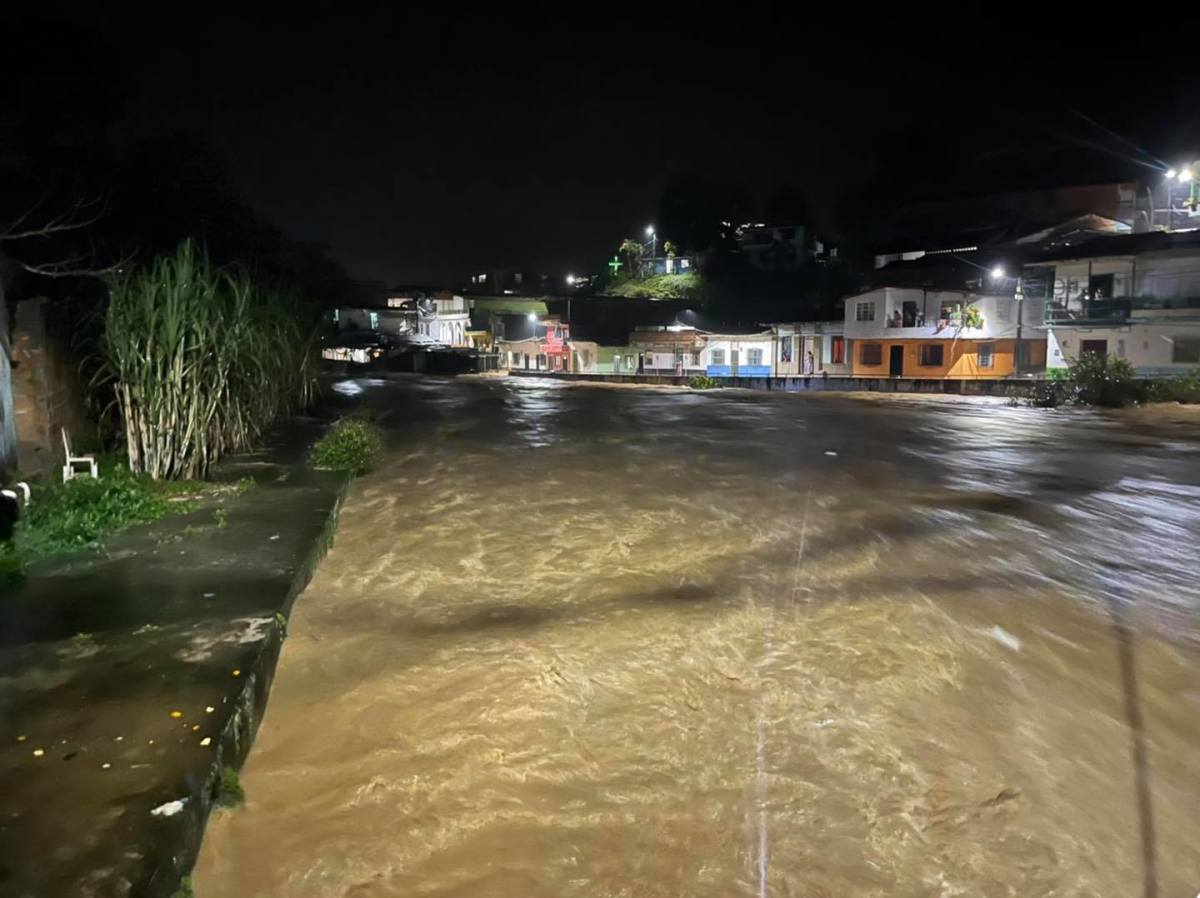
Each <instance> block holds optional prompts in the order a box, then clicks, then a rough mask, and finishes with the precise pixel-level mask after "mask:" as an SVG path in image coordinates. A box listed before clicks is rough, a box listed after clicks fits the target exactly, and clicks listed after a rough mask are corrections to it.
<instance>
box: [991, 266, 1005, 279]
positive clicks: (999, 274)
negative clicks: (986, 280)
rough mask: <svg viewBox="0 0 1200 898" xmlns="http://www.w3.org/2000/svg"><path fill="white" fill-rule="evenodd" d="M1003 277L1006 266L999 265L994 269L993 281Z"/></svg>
mask: <svg viewBox="0 0 1200 898" xmlns="http://www.w3.org/2000/svg"><path fill="white" fill-rule="evenodd" d="M1002 277H1004V266H1003V265H997V266H996V267H995V268H993V269H992V280H999V279H1000V278H1002Z"/></svg>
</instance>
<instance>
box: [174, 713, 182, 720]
mask: <svg viewBox="0 0 1200 898" xmlns="http://www.w3.org/2000/svg"><path fill="white" fill-rule="evenodd" d="M171 716H172V717H174V718H175V719H176V720H178V719H179V718H180V717H182V716H183V712H182V711H172V712H171Z"/></svg>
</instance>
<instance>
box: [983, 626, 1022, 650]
mask: <svg viewBox="0 0 1200 898" xmlns="http://www.w3.org/2000/svg"><path fill="white" fill-rule="evenodd" d="M987 635H988V636H990V637H992V639H994V640H996V642H998V643H1000V644H1001V645H1002V646H1004V647H1005V648H1006V649H1012V650H1013V651H1014V652H1019V651H1021V640H1019V639H1018V638H1017V637H1015V636H1013V635H1012V634H1011V633H1009V632H1008V631H1007V630H1005V629H1004V628H1003V627H992V628H991V629H990V630H988V631H987Z"/></svg>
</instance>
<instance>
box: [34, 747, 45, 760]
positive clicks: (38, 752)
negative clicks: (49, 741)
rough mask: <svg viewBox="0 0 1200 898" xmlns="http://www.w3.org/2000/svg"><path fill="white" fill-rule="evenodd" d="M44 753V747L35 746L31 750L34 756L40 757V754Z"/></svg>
mask: <svg viewBox="0 0 1200 898" xmlns="http://www.w3.org/2000/svg"><path fill="white" fill-rule="evenodd" d="M45 753H46V749H44V748H35V749H34V750H33V756H34V757H35V758H40V757H41V756H42V755H44V754H45Z"/></svg>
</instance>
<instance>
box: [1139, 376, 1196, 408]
mask: <svg viewBox="0 0 1200 898" xmlns="http://www.w3.org/2000/svg"><path fill="white" fill-rule="evenodd" d="M1145 399H1146V401H1147V402H1184V403H1194V402H1200V370H1196V371H1185V372H1184V373H1183V374H1176V375H1175V376H1174V377H1160V378H1155V379H1154V380H1151V381H1149V382H1147V384H1146V388H1145Z"/></svg>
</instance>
